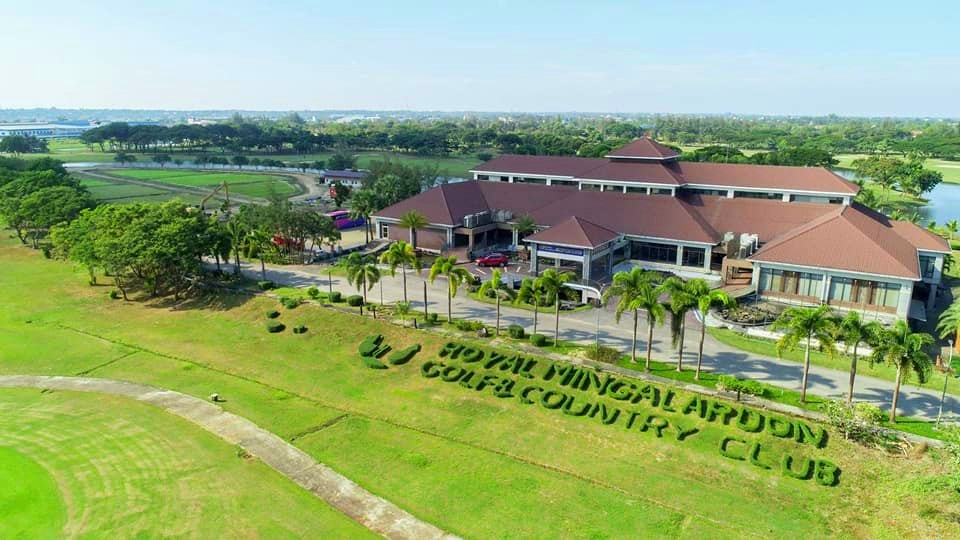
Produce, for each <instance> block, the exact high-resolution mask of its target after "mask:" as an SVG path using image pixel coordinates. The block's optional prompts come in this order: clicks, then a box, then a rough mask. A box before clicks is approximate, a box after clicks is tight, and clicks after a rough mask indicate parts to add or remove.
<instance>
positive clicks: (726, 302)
mask: <svg viewBox="0 0 960 540" xmlns="http://www.w3.org/2000/svg"><path fill="white" fill-rule="evenodd" d="M686 288H687V292H688V294H690V296H691V298H692V299H693V300H694V301H695V302H696V305H697V312H699V313H700V344H699V348H698V349H697V371H696V373H695V374H694V376H693V379H694V380H697V381H699V380H700V366H701V365H702V364H703V340H704V339H705V338H706V336H707V314H708V313H710V310H711V309H712V308H714V307H721V306H722V307H730V306H732V305H733V304H734V303H735V302H734V301H733V299H732V298H730V295H729V294H727V293H726V292H724V291H721V290H720V289H713V290H711V289H710V285H709V284H708V283H707V281H706V280H704V279H699V278H698V279H691V280H690V281H688V282H687V287H686Z"/></svg>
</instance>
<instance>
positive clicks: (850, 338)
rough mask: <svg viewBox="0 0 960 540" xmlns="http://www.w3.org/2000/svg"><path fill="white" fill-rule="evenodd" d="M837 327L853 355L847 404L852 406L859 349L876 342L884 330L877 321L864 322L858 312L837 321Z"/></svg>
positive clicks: (852, 312) (848, 314)
mask: <svg viewBox="0 0 960 540" xmlns="http://www.w3.org/2000/svg"><path fill="white" fill-rule="evenodd" d="M836 326H837V329H838V330H839V332H840V339H842V340H843V343H844V345H846V346H847V347H848V348H851V349H852V353H853V354H852V356H851V358H850V384H849V387H848V389H847V403H848V404H850V403H853V384H854V382H855V381H856V378H857V361H858V358H857V356H858V355H857V352H858V349H859V347H860V345H862V344H864V343H872V342H874V341H875V340H876V338H877V336H879V335H880V331H881V330H882V329H883V328H882V327H881V326H880V324H879V323H877V322H876V321H870V322H866V321H864V320H863V319H862V318H861V317H860V313H859V312H856V311H851V312H849V313H847V316H846V317H844V318H843V319H840V320H839V321H837V323H836Z"/></svg>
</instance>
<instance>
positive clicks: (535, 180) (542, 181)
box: [513, 177, 547, 185]
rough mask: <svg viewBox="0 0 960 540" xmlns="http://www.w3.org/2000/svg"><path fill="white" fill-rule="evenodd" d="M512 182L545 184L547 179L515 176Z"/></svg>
mask: <svg viewBox="0 0 960 540" xmlns="http://www.w3.org/2000/svg"><path fill="white" fill-rule="evenodd" d="M513 183H514V184H544V185H545V184H546V183H547V179H546V178H526V177H524V178H520V177H517V178H514V179H513Z"/></svg>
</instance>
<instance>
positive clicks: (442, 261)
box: [429, 256, 472, 322]
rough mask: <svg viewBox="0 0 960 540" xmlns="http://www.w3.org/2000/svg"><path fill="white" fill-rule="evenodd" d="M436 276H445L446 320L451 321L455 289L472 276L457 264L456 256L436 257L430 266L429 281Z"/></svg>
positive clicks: (431, 281)
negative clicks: (446, 283)
mask: <svg viewBox="0 0 960 540" xmlns="http://www.w3.org/2000/svg"><path fill="white" fill-rule="evenodd" d="M437 276H446V277H447V282H448V287H447V322H453V297H454V296H456V295H457V289H459V288H460V286H461V285H463V284H464V283H466V282H467V281H469V280H470V278H471V277H472V276H471V274H470V272H467V270H466V269H465V268H463V267H460V266H457V257H456V256H450V257H437V260H435V261H433V265H432V266H431V267H430V277H429V279H430V283H433V280H434V279H436V277H437Z"/></svg>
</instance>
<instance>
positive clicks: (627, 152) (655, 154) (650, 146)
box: [606, 137, 680, 160]
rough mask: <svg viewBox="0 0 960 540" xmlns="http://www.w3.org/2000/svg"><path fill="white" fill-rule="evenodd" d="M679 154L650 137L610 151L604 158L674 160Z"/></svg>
mask: <svg viewBox="0 0 960 540" xmlns="http://www.w3.org/2000/svg"><path fill="white" fill-rule="evenodd" d="M679 156H680V154H679V153H678V152H677V151H676V150H674V149H673V148H670V147H669V146H664V145H662V144H660V143H658V142H657V141H655V140H653V139H651V138H650V137H641V138H639V139H637V140H635V141H633V142H631V143H627V144H625V145H623V146H621V147H620V148H617V149H616V150H611V151H610V153H609V154H607V156H606V157H608V158H627V159H656V160H665V159H674V158H676V157H679Z"/></svg>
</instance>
